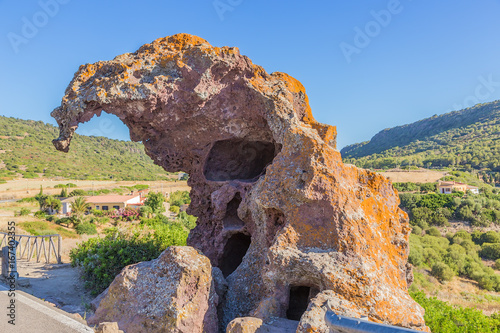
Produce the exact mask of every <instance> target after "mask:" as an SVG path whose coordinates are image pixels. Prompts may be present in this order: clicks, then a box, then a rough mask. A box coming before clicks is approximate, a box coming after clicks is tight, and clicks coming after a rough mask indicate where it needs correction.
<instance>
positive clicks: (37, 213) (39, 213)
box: [33, 210, 47, 219]
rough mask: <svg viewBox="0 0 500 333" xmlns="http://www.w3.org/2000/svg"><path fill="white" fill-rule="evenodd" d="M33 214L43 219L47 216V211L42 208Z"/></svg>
mask: <svg viewBox="0 0 500 333" xmlns="http://www.w3.org/2000/svg"><path fill="white" fill-rule="evenodd" d="M33 215H34V216H35V217H38V218H40V219H45V217H46V216H47V213H46V212H45V211H43V210H38V211H36V212H35V213H34V214H33Z"/></svg>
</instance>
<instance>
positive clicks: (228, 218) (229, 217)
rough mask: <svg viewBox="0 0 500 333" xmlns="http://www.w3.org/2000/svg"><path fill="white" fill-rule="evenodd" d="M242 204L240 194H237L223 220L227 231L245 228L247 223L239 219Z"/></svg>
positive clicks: (228, 206)
mask: <svg viewBox="0 0 500 333" xmlns="http://www.w3.org/2000/svg"><path fill="white" fill-rule="evenodd" d="M240 204H241V196H240V194H239V193H236V195H235V196H234V198H233V199H232V200H231V201H229V203H228V204H227V208H226V215H225V216H224V219H223V220H222V221H223V223H224V228H225V229H241V228H242V227H244V226H245V222H243V221H242V220H241V219H240V218H239V217H238V207H239V206H240Z"/></svg>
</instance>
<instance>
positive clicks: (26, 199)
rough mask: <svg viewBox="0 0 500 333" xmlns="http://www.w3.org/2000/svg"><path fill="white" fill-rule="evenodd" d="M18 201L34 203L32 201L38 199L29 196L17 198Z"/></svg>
mask: <svg viewBox="0 0 500 333" xmlns="http://www.w3.org/2000/svg"><path fill="white" fill-rule="evenodd" d="M17 202H29V203H32V202H37V200H36V198H35V197H28V198H22V199H19V200H17Z"/></svg>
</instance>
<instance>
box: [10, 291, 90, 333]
mask: <svg viewBox="0 0 500 333" xmlns="http://www.w3.org/2000/svg"><path fill="white" fill-rule="evenodd" d="M11 299H12V298H11V297H9V296H8V288H7V287H6V286H4V285H2V284H0V332H2V333H3V332H5V333H7V332H13V333H14V332H15V333H17V332H23V333H73V332H82V333H83V332H85V333H90V332H94V330H93V329H91V328H90V327H88V326H87V325H85V324H83V323H81V322H80V321H77V320H76V319H73V318H71V317H69V316H68V314H67V313H66V312H64V311H61V310H59V309H56V308H54V307H52V306H50V305H47V304H45V303H44V302H43V301H42V300H40V299H38V298H36V297H33V296H31V295H29V294H26V293H24V292H22V291H19V290H16V292H15V325H11V324H9V322H8V321H9V320H10V318H9V317H8V316H7V314H8V311H9V309H7V307H8V306H9V304H10V300H11Z"/></svg>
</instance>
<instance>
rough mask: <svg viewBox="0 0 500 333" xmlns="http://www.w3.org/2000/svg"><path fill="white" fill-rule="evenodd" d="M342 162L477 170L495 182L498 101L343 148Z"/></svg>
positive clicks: (499, 179)
mask: <svg viewBox="0 0 500 333" xmlns="http://www.w3.org/2000/svg"><path fill="white" fill-rule="evenodd" d="M342 156H343V159H344V162H346V163H352V164H355V165H357V166H360V167H363V168H371V169H387V168H394V167H396V166H400V167H411V166H418V167H426V168H430V167H434V168H436V167H439V168H442V167H449V168H452V169H455V170H457V169H461V170H465V171H472V170H474V169H475V170H480V173H479V177H480V178H482V179H483V180H484V181H485V182H487V183H500V101H495V102H491V103H485V104H478V105H476V106H474V107H471V108H467V109H464V110H460V111H454V112H450V113H447V114H443V115H440V116H434V117H431V118H427V119H423V120H420V121H417V122H415V123H412V124H409V125H403V126H398V127H394V128H390V129H385V130H383V131H381V132H379V133H378V134H377V135H375V136H374V137H373V138H372V139H371V140H370V141H367V142H363V143H359V144H354V145H351V146H347V147H345V148H344V149H342Z"/></svg>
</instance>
